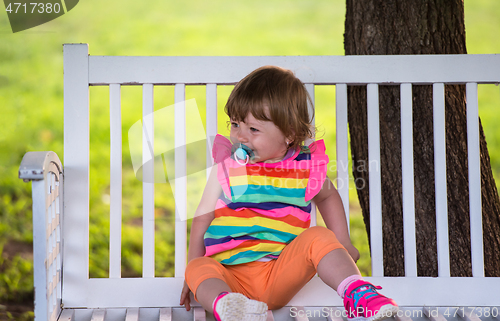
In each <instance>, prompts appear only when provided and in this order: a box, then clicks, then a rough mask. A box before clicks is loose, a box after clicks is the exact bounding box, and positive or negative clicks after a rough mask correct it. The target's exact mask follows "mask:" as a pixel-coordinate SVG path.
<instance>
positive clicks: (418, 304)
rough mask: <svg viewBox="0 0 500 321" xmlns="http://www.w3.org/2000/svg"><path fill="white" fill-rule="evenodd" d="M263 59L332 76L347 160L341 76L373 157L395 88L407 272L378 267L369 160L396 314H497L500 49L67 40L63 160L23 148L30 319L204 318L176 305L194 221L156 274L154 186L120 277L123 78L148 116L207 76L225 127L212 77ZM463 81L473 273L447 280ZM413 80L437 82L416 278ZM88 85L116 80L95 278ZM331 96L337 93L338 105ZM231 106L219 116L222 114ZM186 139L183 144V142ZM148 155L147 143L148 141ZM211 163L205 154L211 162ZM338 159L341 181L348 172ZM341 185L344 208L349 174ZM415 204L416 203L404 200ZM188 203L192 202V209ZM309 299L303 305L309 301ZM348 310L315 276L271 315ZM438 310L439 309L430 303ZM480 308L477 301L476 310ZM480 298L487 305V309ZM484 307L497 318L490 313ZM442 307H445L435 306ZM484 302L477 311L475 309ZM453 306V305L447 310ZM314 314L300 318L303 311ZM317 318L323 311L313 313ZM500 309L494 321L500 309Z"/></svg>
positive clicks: (221, 80)
mask: <svg viewBox="0 0 500 321" xmlns="http://www.w3.org/2000/svg"><path fill="white" fill-rule="evenodd" d="M262 65H278V66H282V67H285V68H289V69H291V70H294V71H295V72H296V74H297V76H298V77H299V78H300V79H301V80H302V81H303V82H304V83H305V84H306V87H307V89H308V91H309V92H310V94H311V96H312V97H313V99H314V88H315V85H325V84H328V85H335V86H336V102H335V105H336V113H337V116H336V122H337V123H336V130H337V145H336V146H330V148H336V149H337V155H338V156H337V164H347V163H348V156H347V155H348V152H347V150H348V140H347V139H348V138H347V85H368V91H367V95H368V97H367V98H368V113H369V117H368V122H369V123H368V127H369V128H368V131H369V155H370V164H372V162H371V161H374V162H373V164H376V165H377V164H379V159H380V152H379V151H380V148H379V141H380V140H379V125H378V119H379V117H378V85H382V84H384V85H387V84H389V85H400V86H401V93H402V94H401V95H402V99H401V101H402V117H401V118H402V122H403V124H402V128H403V133H402V144H403V150H402V153H403V159H404V160H405V163H404V164H403V186H404V200H405V204H406V205H405V207H404V239H405V271H406V276H405V277H384V276H383V260H382V258H383V255H382V234H381V231H382V228H381V227H382V223H381V193H380V180H381V178H380V171H379V170H378V167H377V166H375V167H372V166H370V167H371V168H370V169H371V171H370V174H369V175H370V207H371V209H370V213H371V222H370V224H371V227H372V228H371V231H372V233H371V235H370V238H371V246H372V275H373V276H372V277H371V278H370V281H371V282H373V283H374V284H379V285H381V286H383V287H384V290H383V293H384V294H386V295H388V296H390V297H392V298H394V299H395V300H396V301H397V302H398V303H399V304H400V305H401V306H402V308H403V310H402V311H403V312H404V313H402V314H401V315H399V316H397V319H398V320H408V319H409V318H410V319H413V320H419V319H430V320H433V321H434V320H435V321H438V320H440V321H444V320H445V319H443V316H446V317H447V318H448V319H453V318H454V317H455V319H456V318H458V315H459V314H460V312H461V310H458V312H459V313H456V312H457V310H456V309H451V310H450V309H449V308H447V307H465V310H464V312H465V314H464V316H463V318H464V319H465V320H470V321H477V320H479V317H482V318H483V319H488V320H491V319H493V320H494V319H495V317H497V316H498V314H499V310H498V306H500V278H486V277H484V268H483V244H482V227H481V226H482V223H481V221H482V219H481V191H480V177H479V139H478V99H477V84H482V83H499V82H500V55H441V56H423V55H422V56H301V57H115V56H89V54H88V45H86V44H68V45H64V166H62V164H61V162H60V160H59V158H58V156H57V155H56V154H55V153H53V152H29V153H27V154H26V155H25V157H24V158H23V161H22V164H21V166H20V172H19V176H20V178H22V179H24V180H25V181H30V180H31V181H32V184H33V185H32V186H33V188H32V193H33V233H34V236H33V240H34V266H35V271H34V273H35V276H34V278H35V279H34V280H35V318H36V320H37V321H40V320H56V319H58V318H59V320H125V319H126V320H127V321H131V320H138V319H139V320H188V319H191V320H192V319H194V320H204V319H205V318H207V319H211V318H212V316H211V315H205V311H204V310H202V309H201V308H200V307H199V306H198V308H195V309H194V312H193V310H192V311H191V312H189V313H188V312H185V311H184V308H183V307H180V306H179V297H180V292H181V287H182V285H183V281H184V279H183V275H184V270H185V267H186V243H187V242H186V238H187V229H186V221H183V220H180V219H176V222H175V224H176V225H175V277H171V278H159V277H155V275H154V262H155V253H154V198H153V197H152V195H153V193H154V184H151V183H147V182H145V183H143V191H144V192H143V193H144V194H143V201H144V209H143V216H144V226H143V228H144V231H145V232H144V233H143V234H144V240H143V275H142V278H122V277H121V270H120V269H121V228H122V227H121V221H122V212H121V197H122V196H121V193H122V191H121V186H122V178H121V173H122V160H121V155H122V150H121V144H122V138H121V118H120V117H121V116H120V106H121V102H120V86H122V85H137V86H142V88H143V114H144V115H148V114H150V113H153V86H155V85H160V84H161V85H166V84H168V85H175V100H176V102H182V101H184V100H185V86H186V85H192V84H197V85H199V84H203V85H206V99H207V102H206V106H207V107H206V108H207V113H206V114H207V121H206V122H207V126H206V131H207V133H206V134H207V137H209V136H214V135H215V133H216V132H217V126H216V124H217V122H216V121H217V112H216V106H217V86H218V85H227V84H234V83H236V82H237V81H239V80H240V79H241V78H243V77H244V76H245V75H246V74H248V73H249V72H250V71H252V70H254V69H255V68H257V67H259V66H262ZM448 83H453V84H457V83H459V84H466V88H467V102H468V103H467V109H468V133H469V138H468V146H469V164H470V168H469V171H470V173H471V175H470V194H471V206H470V215H471V234H472V237H471V238H472V254H473V255H472V267H473V277H469V278H451V277H450V266H449V254H448V252H449V251H448V244H449V242H450V240H449V239H448V227H447V207H446V174H445V168H446V167H445V166H446V164H445V147H444V146H445V138H444V137H445V135H444V84H448ZM412 84H433V88H434V117H435V118H434V133H435V154H436V163H437V166H436V182H435V185H436V191H437V193H436V204H437V206H436V210H437V212H436V214H437V241H438V263H439V277H437V278H430V277H417V265H416V241H415V223H414V209H413V206H412V205H413V195H414V190H413V184H412V183H413V155H412V153H413V148H412V120H411V114H412V112H411V110H412V99H411V90H412ZM89 86H109V87H110V111H111V125H110V126H111V127H110V133H111V151H110V155H111V165H110V166H111V189H110V196H111V206H110V207H111V213H110V226H111V228H110V252H109V253H110V259H109V261H110V266H109V278H99V279H97V278H89ZM332 105H333V103H332ZM180 106H181V107H180V108H178V109H177V110H176V115H175V117H176V121H175V124H176V128H175V135H176V137H175V140H176V146H183V145H185V142H186V136H185V132H186V128H185V115H184V114H183V111H182V105H180ZM221 117H223V115H221ZM180 150H182V149H180ZM145 153H147V150H146V151H145ZM178 154H179V155H176V177H185V176H186V175H185V171H186V168H185V166H183V165H182V164H185V163H186V155H185V153H184V154H183V153H178ZM211 162H212V160H211V157H210V155H209V154H207V166H209V165H210V164H211ZM337 167H338V178H339V179H342V180H345V181H346V182H347V179H348V170H346V169H345V168H344V166H337ZM342 185H343V187H342V186H341V188H340V189H339V192H340V194H341V197H342V199H343V200H344V206H345V210H346V213H347V215H349V207H348V197H349V189H348V186H347V184H342ZM186 189H187V186H186V181H185V180H184V181H183V180H182V179H180V180H179V181H178V182H177V183H176V189H175V193H176V195H175V199H176V201H177V202H179V204H178V205H177V207H178V208H177V209H178V210H179V209H185V206H182V202H184V203H185V202H186ZM408 205H409V206H408ZM184 214H185V213H184ZM303 307H305V310H304V308H303ZM323 307H325V308H326V307H328V309H329V308H332V307H333V308H334V309H336V310H328V311H330V312H332V313H328V314H329V320H340V318H341V312H342V311H343V307H342V302H341V300H340V298H339V297H338V296H337V295H336V293H335V292H334V291H333V290H331V289H329V288H328V287H327V286H326V285H324V284H323V283H322V282H321V280H320V279H319V278H317V277H316V278H314V279H313V280H312V281H311V282H310V283H309V284H307V285H306V287H305V288H304V289H303V290H302V291H301V292H300V293H298V294H297V295H296V296H295V298H294V299H293V300H292V301H291V302H290V303H289V306H288V307H285V308H283V309H281V310H278V311H272V312H270V313H269V318H270V319H272V318H273V317H274V319H275V320H292V319H293V317H295V316H296V319H297V320H306V319H307V315H309V316H310V319H311V320H320V319H322V320H325V319H327V318H326V316H325V315H326V313H325V309H323ZM433 307H441V308H440V309H439V310H434V308H433ZM469 307H471V308H472V307H476V310H474V311H473V310H472V309H469ZM477 307H480V308H481V309H482V310H479V309H478V308H477ZM487 309H489V311H490V313H489V315H490V317H489V318H485V317H488V315H486V314H487V313H485V311H486V310H487ZM438 312H439V313H438ZM480 312H481V313H480ZM447 313H448V314H451V316H450V315H448V314H447ZM303 316H306V317H303ZM316 317H317V318H316ZM496 320H500V319H498V318H497V319H496Z"/></svg>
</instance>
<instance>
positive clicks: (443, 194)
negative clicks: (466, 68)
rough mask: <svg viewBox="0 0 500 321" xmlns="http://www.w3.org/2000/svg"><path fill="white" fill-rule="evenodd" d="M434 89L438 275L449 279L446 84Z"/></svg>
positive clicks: (436, 86)
mask: <svg viewBox="0 0 500 321" xmlns="http://www.w3.org/2000/svg"><path fill="white" fill-rule="evenodd" d="M432 87H433V88H432V101H433V128H434V182H435V183H434V185H435V193H436V196H435V198H436V239H437V240H436V241H437V255H438V275H439V276H440V277H449V276H450V251H449V246H450V245H449V236H448V192H447V187H446V184H447V182H446V132H445V129H446V127H445V125H446V117H445V96H444V84H443V83H436V84H434V85H433V86H432Z"/></svg>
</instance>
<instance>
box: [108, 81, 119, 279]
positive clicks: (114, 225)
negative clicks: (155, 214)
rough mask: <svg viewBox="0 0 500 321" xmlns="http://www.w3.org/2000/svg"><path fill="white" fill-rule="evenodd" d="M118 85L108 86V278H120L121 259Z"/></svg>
mask: <svg viewBox="0 0 500 321" xmlns="http://www.w3.org/2000/svg"><path fill="white" fill-rule="evenodd" d="M120 90H121V88H120V85H119V84H111V85H109V110H110V115H109V119H110V127H109V134H110V135H109V136H110V148H111V150H110V155H109V156H110V173H109V174H110V187H109V196H110V204H109V210H110V215H109V277H110V278H120V277H121V259H122V253H121V249H122V117H121V94H120Z"/></svg>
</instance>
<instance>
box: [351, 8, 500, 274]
mask: <svg viewBox="0 0 500 321" xmlns="http://www.w3.org/2000/svg"><path fill="white" fill-rule="evenodd" d="M346 4H347V10H346V21H345V34H344V47H345V54H346V55H403V54H466V53H467V51H466V46H465V26H464V7H463V1H461V0H420V1H415V0H411V1H405V0H346ZM445 97H446V103H445V108H446V161H447V190H448V217H449V218H448V225H449V239H450V269H451V275H452V276H471V275H472V268H471V250H470V223H469V191H468V169H467V168H468V167H467V166H468V165H467V124H466V106H465V86H463V85H453V86H452V85H447V86H446V89H445ZM348 99H349V111H348V117H349V132H350V135H351V150H352V155H353V165H354V166H353V173H354V178H355V180H356V181H357V182H364V183H365V184H364V185H365V187H364V188H361V186H359V188H358V197H359V201H360V204H361V208H362V212H363V218H364V221H365V225H366V229H367V232H368V235H370V220H369V217H370V210H369V194H368V184H369V180H368V172H367V169H368V167H367V166H358V165H361V164H368V138H367V119H366V118H367V115H366V108H367V107H366V106H367V102H366V87H363V86H358V87H355V86H349V88H348ZM379 99H380V135H381V138H380V143H381V164H380V166H381V174H382V216H383V219H382V225H383V241H384V274H385V275H387V276H403V275H404V250H403V244H404V241H403V239H404V237H403V218H402V217H403V215H402V212H403V210H402V208H403V205H402V180H401V123H400V121H401V118H400V93H399V87H398V86H380V87H379ZM432 119H433V112H432V86H413V126H414V127H413V143H414V179H415V216H416V234H417V235H416V239H417V268H418V275H419V276H437V274H438V273H437V271H438V269H437V247H436V213H435V208H436V207H435V191H434V143H433V123H432ZM480 149H481V183H482V214H483V233H484V254H485V256H484V263H485V273H486V276H500V260H499V259H498V258H499V257H500V200H499V197H498V192H497V189H496V185H495V181H494V179H493V174H492V171H491V166H490V159H489V154H488V150H487V146H486V141H485V138H484V134H483V129H482V126H481V124H480Z"/></svg>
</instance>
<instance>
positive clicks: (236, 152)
mask: <svg viewBox="0 0 500 321" xmlns="http://www.w3.org/2000/svg"><path fill="white" fill-rule="evenodd" d="M231 152H232V154H233V156H234V160H235V161H236V162H237V163H238V164H240V165H246V164H248V162H249V161H250V160H251V159H253V158H254V157H255V154H254V152H253V151H252V150H251V149H250V148H248V146H245V145H243V144H242V143H236V144H234V145H233V147H232V148H231Z"/></svg>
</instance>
